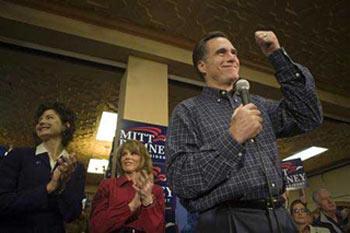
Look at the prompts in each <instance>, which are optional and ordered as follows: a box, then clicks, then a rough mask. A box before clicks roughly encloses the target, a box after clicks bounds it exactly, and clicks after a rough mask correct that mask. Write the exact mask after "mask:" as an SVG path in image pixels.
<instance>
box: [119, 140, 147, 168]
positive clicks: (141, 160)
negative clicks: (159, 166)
mask: <svg viewBox="0 0 350 233" xmlns="http://www.w3.org/2000/svg"><path fill="white" fill-rule="evenodd" d="M126 153H130V154H132V155H135V156H134V159H135V164H137V167H133V168H132V169H131V170H130V168H129V169H127V168H126V167H125V164H124V163H123V161H122V160H123V156H125V154H126ZM117 169H118V174H120V175H125V173H128V172H139V171H141V170H144V171H146V172H147V174H153V165H152V159H151V156H150V154H149V153H148V151H147V148H146V147H145V145H143V144H142V143H141V142H140V141H137V140H127V141H126V142H124V143H123V144H122V145H120V147H119V148H118V150H117ZM129 170H130V171H129Z"/></svg>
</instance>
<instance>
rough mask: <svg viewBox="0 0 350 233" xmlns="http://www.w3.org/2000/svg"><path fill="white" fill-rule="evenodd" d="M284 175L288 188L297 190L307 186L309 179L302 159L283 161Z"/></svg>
mask: <svg viewBox="0 0 350 233" xmlns="http://www.w3.org/2000/svg"><path fill="white" fill-rule="evenodd" d="M281 167H282V171H283V175H284V177H285V180H286V189H287V190H295V189H302V188H306V186H307V179H306V173H305V172H304V166H303V162H302V161H301V159H300V158H299V159H292V160H286V161H282V162H281Z"/></svg>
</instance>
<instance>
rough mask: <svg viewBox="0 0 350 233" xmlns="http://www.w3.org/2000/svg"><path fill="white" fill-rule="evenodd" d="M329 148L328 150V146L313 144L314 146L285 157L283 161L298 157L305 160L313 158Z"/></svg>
mask: <svg viewBox="0 0 350 233" xmlns="http://www.w3.org/2000/svg"><path fill="white" fill-rule="evenodd" d="M327 150H328V149H327V148H323V147H317V146H312V147H309V148H307V149H305V150H303V151H300V152H298V153H296V154H294V155H291V156H289V157H287V158H285V159H283V161H286V160H291V159H297V158H300V159H301V160H302V161H304V160H307V159H309V158H312V157H314V156H316V155H318V154H321V153H323V152H325V151H327Z"/></svg>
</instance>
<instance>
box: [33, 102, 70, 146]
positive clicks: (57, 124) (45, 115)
mask: <svg viewBox="0 0 350 233" xmlns="http://www.w3.org/2000/svg"><path fill="white" fill-rule="evenodd" d="M56 118H57V119H58V120H57V119H56ZM43 119H44V120H43ZM34 120H35V124H36V132H35V133H34V139H35V141H36V143H37V144H40V143H41V142H42V141H45V139H47V137H50V136H52V135H53V134H54V131H55V130H58V131H59V132H60V136H61V138H62V144H63V146H67V145H68V143H69V142H70V141H71V140H72V139H73V134H74V131H75V120H76V115H75V113H74V112H73V111H72V110H70V109H69V108H67V107H66V106H65V105H64V104H62V103H59V102H46V103H42V104H40V105H39V107H38V108H37V110H36V113H35V117H34ZM43 121H45V122H43ZM42 125H43V126H42ZM39 129H41V130H39ZM43 129H45V130H43Z"/></svg>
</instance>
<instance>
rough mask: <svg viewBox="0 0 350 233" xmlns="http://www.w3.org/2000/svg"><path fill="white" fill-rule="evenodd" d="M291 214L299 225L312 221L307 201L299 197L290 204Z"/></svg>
mask: <svg viewBox="0 0 350 233" xmlns="http://www.w3.org/2000/svg"><path fill="white" fill-rule="evenodd" d="M290 214H291V215H292V218H293V220H294V222H295V223H296V224H297V225H307V224H310V223H311V221H312V218H311V215H310V214H309V212H308V210H307V208H306V205H305V203H303V202H302V201H301V200H299V199H297V200H294V201H293V202H292V204H291V205H290Z"/></svg>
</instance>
